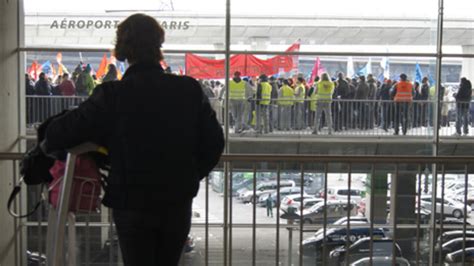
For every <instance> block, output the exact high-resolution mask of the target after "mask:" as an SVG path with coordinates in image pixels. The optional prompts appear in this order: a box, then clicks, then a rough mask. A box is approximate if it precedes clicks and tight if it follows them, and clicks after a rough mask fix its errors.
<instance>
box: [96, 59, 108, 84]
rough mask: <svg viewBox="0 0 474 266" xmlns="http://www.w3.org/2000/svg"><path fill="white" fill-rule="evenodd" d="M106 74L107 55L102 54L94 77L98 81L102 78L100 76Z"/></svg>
mask: <svg viewBox="0 0 474 266" xmlns="http://www.w3.org/2000/svg"><path fill="white" fill-rule="evenodd" d="M106 72H107V54H105V53H104V56H103V57H102V61H101V62H100V65H99V68H98V69H97V72H96V77H97V78H98V79H100V78H102V76H104V75H105V73H106Z"/></svg>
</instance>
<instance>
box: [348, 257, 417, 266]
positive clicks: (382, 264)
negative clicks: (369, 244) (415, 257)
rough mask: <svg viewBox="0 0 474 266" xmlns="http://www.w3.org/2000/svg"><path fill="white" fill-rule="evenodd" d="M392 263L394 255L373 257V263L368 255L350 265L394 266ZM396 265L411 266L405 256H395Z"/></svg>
mask: <svg viewBox="0 0 474 266" xmlns="http://www.w3.org/2000/svg"><path fill="white" fill-rule="evenodd" d="M392 263H393V258H392V257H372V263H370V257H366V258H363V259H360V260H358V261H356V262H354V263H351V264H350V266H371V265H374V266H375V265H376V266H393V264H392ZM395 266H410V262H408V260H407V259H405V258H402V257H395Z"/></svg>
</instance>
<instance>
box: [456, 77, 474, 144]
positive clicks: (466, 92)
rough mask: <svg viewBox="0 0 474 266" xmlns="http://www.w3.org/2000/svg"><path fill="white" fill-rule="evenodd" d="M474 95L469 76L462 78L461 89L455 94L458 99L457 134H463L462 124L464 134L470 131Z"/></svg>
mask: <svg viewBox="0 0 474 266" xmlns="http://www.w3.org/2000/svg"><path fill="white" fill-rule="evenodd" d="M471 97H472V84H471V81H469V80H468V79H467V78H461V84H459V90H458V92H457V93H456V94H454V98H455V99H456V113H457V117H456V134H457V135H458V136H459V135H461V126H462V128H463V133H464V135H467V134H468V133H469V126H468V124H469V105H470V103H471Z"/></svg>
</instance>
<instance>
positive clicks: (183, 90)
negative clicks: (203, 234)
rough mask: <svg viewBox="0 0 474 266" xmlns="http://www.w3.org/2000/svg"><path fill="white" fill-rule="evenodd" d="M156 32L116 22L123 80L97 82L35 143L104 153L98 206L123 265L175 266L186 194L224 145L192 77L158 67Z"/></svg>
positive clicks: (187, 210) (133, 20)
mask: <svg viewBox="0 0 474 266" xmlns="http://www.w3.org/2000/svg"><path fill="white" fill-rule="evenodd" d="M164 34H165V32H164V30H163V28H162V27H161V26H160V25H159V24H158V22H157V21H156V20H155V19H154V18H152V17H150V16H147V15H142V14H135V15H132V16H130V17H128V18H127V19H125V20H124V21H123V22H122V23H120V24H119V26H118V28H117V38H116V44H115V55H116V57H117V59H118V60H120V61H125V60H128V62H129V64H130V67H129V68H128V70H127V71H126V73H125V75H124V76H123V79H122V80H121V81H112V82H106V83H103V84H102V85H99V86H97V87H96V88H95V89H94V90H93V93H92V95H91V96H90V97H89V98H88V99H87V100H86V101H85V102H84V103H82V104H81V105H80V106H79V107H78V108H77V109H75V110H73V111H70V112H68V113H67V114H65V115H64V116H62V117H60V118H58V119H56V120H54V121H53V122H52V123H51V124H50V126H49V127H48V128H47V132H46V140H45V142H44V143H42V147H43V148H44V150H45V151H46V152H47V153H50V154H54V153H55V152H56V151H59V150H63V149H68V148H71V147H74V146H76V145H79V144H81V143H83V142H86V141H93V142H96V143H98V144H100V145H104V146H105V147H106V148H107V149H108V150H109V157H110V161H111V172H110V175H109V177H108V179H107V186H106V187H105V196H104V199H103V203H104V205H106V206H108V207H110V208H112V209H113V218H114V221H115V224H116V228H117V233H118V237H119V243H120V248H121V250H122V255H123V260H124V263H125V265H127V266H132V265H133V266H141V265H177V263H178V261H179V258H180V254H181V251H182V248H183V245H184V243H185V241H186V238H187V235H188V233H189V229H190V226H191V205H192V200H193V197H194V196H196V194H197V192H198V189H199V182H200V180H201V179H202V178H204V177H205V176H207V175H208V174H209V172H210V171H211V170H212V168H213V167H214V166H215V165H216V164H217V162H218V161H219V157H220V155H221V153H222V150H223V147H224V136H223V133H222V128H221V127H220V125H219V124H218V122H217V120H216V116H215V112H214V111H213V110H212V108H211V106H210V104H209V101H208V99H207V97H206V96H205V95H204V93H203V91H202V89H201V87H200V86H199V84H198V82H197V81H196V80H195V79H193V78H191V77H187V76H177V75H172V74H166V73H165V72H164V71H163V69H162V67H161V66H160V61H161V60H162V59H163V54H162V52H161V45H162V43H163V42H164ZM177 91H180V97H179V99H177V98H176V92H177ZM146 136H151V137H150V138H147V137H146Z"/></svg>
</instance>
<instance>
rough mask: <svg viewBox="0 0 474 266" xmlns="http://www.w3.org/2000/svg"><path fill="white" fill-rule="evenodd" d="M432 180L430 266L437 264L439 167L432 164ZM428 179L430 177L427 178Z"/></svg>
mask: <svg viewBox="0 0 474 266" xmlns="http://www.w3.org/2000/svg"><path fill="white" fill-rule="evenodd" d="M432 170H433V171H432V180H431V219H430V242H429V245H428V246H429V248H430V256H429V265H434V264H435V258H434V256H435V253H434V251H435V248H434V247H435V245H436V195H437V193H438V191H437V190H438V189H437V188H438V186H437V185H438V165H437V164H436V163H435V164H432ZM426 178H428V177H426Z"/></svg>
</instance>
